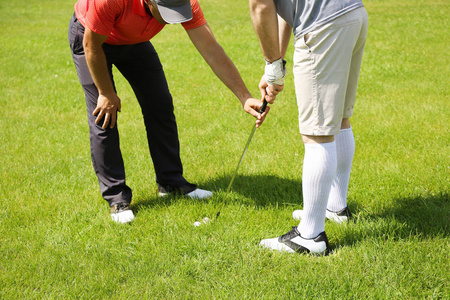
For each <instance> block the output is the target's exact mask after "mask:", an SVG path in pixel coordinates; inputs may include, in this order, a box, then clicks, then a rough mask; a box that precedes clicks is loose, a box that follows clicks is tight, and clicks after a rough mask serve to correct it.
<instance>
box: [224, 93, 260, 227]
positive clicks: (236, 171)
mask: <svg viewBox="0 0 450 300" xmlns="http://www.w3.org/2000/svg"><path fill="white" fill-rule="evenodd" d="M266 106H267V101H266V100H264V102H263V104H262V106H261V109H260V110H259V113H260V114H262V113H263V112H265V111H266ZM255 131H256V123H255V124H253V127H252V131H251V132H250V136H249V137H248V140H247V144H246V145H245V148H244V151H243V152H242V155H241V159H240V160H239V163H238V165H237V167H236V169H235V170H234V173H233V177H231V180H230V184H229V185H228V188H227V194H228V193H229V192H230V190H231V186H232V185H233V181H234V178H236V175H237V173H238V170H239V167H240V166H241V163H242V160H243V159H244V156H245V153H246V152H247V149H248V146H249V145H250V142H251V141H252V138H253V135H254V134H255ZM222 206H223V204H222ZM220 210H221V209H220ZM220 210H219V211H218V212H217V214H216V219H217V217H218V216H219V215H220Z"/></svg>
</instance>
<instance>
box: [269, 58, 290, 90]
mask: <svg viewBox="0 0 450 300" xmlns="http://www.w3.org/2000/svg"><path fill="white" fill-rule="evenodd" d="M285 76H286V61H285V60H284V59H282V58H279V59H277V60H275V61H274V62H272V63H270V62H268V61H266V67H265V70H264V78H265V79H266V82H267V84H268V85H271V86H273V84H278V85H283V84H284V77H285Z"/></svg>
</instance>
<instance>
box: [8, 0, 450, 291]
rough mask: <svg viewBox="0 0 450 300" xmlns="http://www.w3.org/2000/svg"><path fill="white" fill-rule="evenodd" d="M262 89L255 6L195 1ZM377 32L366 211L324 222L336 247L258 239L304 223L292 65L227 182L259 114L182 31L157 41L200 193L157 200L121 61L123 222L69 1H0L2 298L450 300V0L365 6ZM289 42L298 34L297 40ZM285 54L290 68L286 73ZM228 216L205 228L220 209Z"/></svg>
mask: <svg viewBox="0 0 450 300" xmlns="http://www.w3.org/2000/svg"><path fill="white" fill-rule="evenodd" d="M200 2H201V5H202V8H203V10H204V13H205V16H206V18H207V19H208V21H209V24H210V26H211V27H212V29H213V31H214V33H215V36H216V38H217V39H218V41H219V42H220V43H221V45H222V46H223V47H224V49H225V50H226V51H227V53H228V54H229V56H230V57H231V58H232V60H233V61H234V62H235V64H236V66H237V67H238V69H239V70H240V72H241V74H242V77H243V79H244V81H245V82H246V83H247V85H248V86H249V88H250V89H251V91H252V93H253V94H254V95H255V96H257V95H258V93H259V92H258V89H257V83H258V82H259V78H260V76H261V74H262V71H263V68H262V66H263V64H262V55H261V53H260V49H259V44H258V41H257V39H256V36H255V34H254V32H253V28H252V25H251V23H250V17H249V12H248V8H247V6H246V5H244V6H243V5H242V3H240V2H238V1H236V0H232V1H231V2H230V1H227V2H219V1H200ZM364 3H365V6H366V8H367V10H368V13H369V21H370V27H369V37H368V43H367V46H366V51H365V57H364V63H363V68H362V72H361V77H360V86H359V91H358V100H357V105H356V107H355V109H356V111H355V116H354V117H353V118H352V124H353V129H354V133H355V137H356V143H357V152H356V155H355V159H354V165H353V170H352V178H351V186H350V190H349V206H350V208H351V210H352V211H354V212H355V221H354V222H352V223H350V224H348V225H344V226H338V225H335V224H332V223H327V224H326V230H327V234H328V236H329V238H330V243H331V247H332V248H333V251H332V254H331V255H330V256H328V257H311V256H309V255H288V254H283V253H272V252H269V251H266V250H264V249H260V248H259V247H258V242H259V241H260V239H262V238H266V237H272V236H278V235H280V234H282V233H284V232H285V231H287V229H288V228H289V227H290V226H295V225H296V224H297V223H296V222H295V221H294V220H293V219H292V218H291V216H290V215H291V212H292V211H293V210H294V209H297V208H299V207H301V205H302V199H301V166H302V157H303V147H302V145H301V142H300V136H299V133H298V126H297V121H296V120H297V119H296V116H297V108H296V103H295V93H294V90H293V82H292V75H291V74H290V75H289V77H288V79H287V83H286V89H285V91H284V92H283V94H282V95H281V96H280V97H279V99H278V100H277V103H276V104H275V105H273V106H272V110H271V113H270V115H269V117H268V119H267V120H266V122H265V124H264V125H263V126H262V127H261V128H260V129H259V130H258V131H257V132H256V134H255V136H254V138H253V141H252V143H251V145H250V148H249V150H248V152H247V154H246V157H245V159H244V161H243V163H242V166H241V169H240V171H239V175H238V176H237V178H236V180H235V182H234V184H233V189H232V193H230V194H226V193H225V190H226V188H227V186H228V183H229V180H230V179H231V175H232V172H233V171H234V168H235V167H236V164H237V162H238V159H239V156H240V154H241V153H242V149H243V147H244V145H245V142H246V140H247V138H248V135H249V133H250V130H251V126H252V122H253V120H252V118H251V117H250V116H247V115H246V114H245V113H244V112H243V111H242V109H241V107H240V105H239V103H238V101H237V99H235V98H234V97H233V95H232V93H231V92H230V91H228V90H227V89H226V88H225V87H224V86H223V85H222V84H221V83H220V81H219V80H218V79H217V78H215V77H214V76H213V74H212V72H211V71H210V70H209V67H208V66H207V65H206V64H205V63H204V62H203V61H202V59H201V57H200V55H199V54H198V53H196V50H195V48H194V47H193V46H192V45H191V44H190V43H189V41H188V38H187V35H186V34H185V33H184V30H183V29H182V28H181V27H180V26H168V27H167V28H165V29H164V31H163V32H162V33H161V34H159V35H158V36H157V37H156V38H155V39H154V40H153V43H154V45H155V47H156V49H157V50H159V53H160V58H161V60H162V62H163V65H164V68H165V71H166V75H167V78H168V81H169V85H170V88H171V91H172V94H173V96H174V99H175V107H176V116H177V120H178V125H179V133H180V142H181V147H182V148H181V150H182V160H183V162H184V167H185V176H186V178H188V179H189V180H191V181H194V182H196V183H198V184H199V185H200V186H201V187H204V188H207V189H211V190H214V191H215V192H216V194H215V196H214V197H213V198H211V199H210V200H207V201H192V200H188V199H183V198H167V199H161V198H159V197H158V196H157V192H156V184H155V183H154V171H153V167H152V164H151V161H150V158H149V154H148V148H147V143H146V138H145V130H144V127H143V122H142V119H141V118H140V109H139V107H138V104H137V101H136V100H135V99H134V95H133V93H132V91H131V89H130V88H129V86H128V85H127V83H126V82H125V80H124V79H123V78H122V77H121V76H119V75H118V73H117V72H116V76H115V78H116V79H117V87H118V90H119V91H120V94H119V95H120V96H121V98H122V101H123V105H122V113H121V114H120V116H119V122H120V131H121V144H122V152H123V156H124V160H125V165H126V170H127V180H128V181H127V182H128V184H129V185H130V186H131V187H132V188H133V193H134V199H133V209H134V211H135V212H136V220H135V222H133V224H131V225H129V226H121V225H118V224H113V223H112V222H111V220H110V217H109V215H108V210H107V204H106V202H105V201H104V200H102V199H101V197H100V195H99V191H98V186H97V182H96V178H95V174H94V172H93V171H92V167H91V163H90V156H89V144H88V132H87V130H88V128H87V124H86V112H85V104H84V97H83V93H82V90H81V87H80V86H79V84H78V79H77V77H76V72H75V68H74V66H73V62H72V61H71V57H70V51H69V47H68V44H67V25H68V22H69V19H70V16H71V14H72V12H73V3H71V1H69V2H67V1H58V2H56V3H55V1H50V0H41V1H36V0H30V1H22V0H16V1H14V2H5V1H3V2H1V3H0V29H1V32H2V35H1V36H0V95H1V97H0V105H1V109H0V140H1V141H2V142H1V143H0V159H1V161H0V162H1V165H0V197H1V199H2V200H3V201H2V205H1V206H0V253H1V255H0V298H1V299H42V298H44V299H80V298H81V299H84V298H89V299H102V298H111V299H143V298H144V299H145V298H149V299H198V298H207V299H209V298H219V299H255V298H267V299H298V298H309V299H316V298H319V299H357V298H370V299H448V298H449V295H450V291H449V283H448V282H449V279H450V278H449V277H450V276H449V271H448V270H449V254H448V253H449V250H450V247H449V240H448V235H449V219H450V207H449V190H450V181H449V178H450V164H449V156H450V150H449V145H450V143H449V142H450V139H449V127H448V120H449V117H450V114H449V111H450V101H449V100H450V99H449V86H450V84H449V83H450V82H449V79H448V74H449V73H450V72H449V55H448V53H450V51H449V50H450V49H449V47H450V46H449V45H450V43H449V41H450V39H449V34H448V30H446V28H448V17H447V16H448V14H449V8H448V5H447V3H446V1H443V0H432V1H426V2H423V1H418V0H413V1H404V0H394V1H385V0H371V1H365V2H364ZM291 43H292V42H291ZM291 57H292V47H290V49H289V52H288V56H287V59H288V63H289V65H290V67H291V66H292V59H291ZM222 205H223V209H222V215H221V216H220V218H219V219H218V221H217V222H216V223H214V224H211V225H209V226H200V227H197V228H194V227H193V226H192V223H193V222H194V221H197V220H200V219H201V218H202V217H204V216H213V215H214V214H215V213H216V212H217V209H218V208H219V207H221V206H222Z"/></svg>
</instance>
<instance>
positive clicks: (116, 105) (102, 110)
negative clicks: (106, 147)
mask: <svg viewBox="0 0 450 300" xmlns="http://www.w3.org/2000/svg"><path fill="white" fill-rule="evenodd" d="M121 108H122V107H121V103H120V98H119V97H118V96H117V94H115V93H114V94H111V95H109V96H105V95H102V94H100V95H99V96H98V100H97V107H96V109H95V110H94V112H93V113H92V114H93V115H94V116H97V119H95V124H97V125H98V124H99V123H100V122H101V120H102V118H103V117H104V120H103V125H102V128H103V129H106V128H108V125H109V127H110V128H114V126H115V125H116V120H117V112H120V111H121Z"/></svg>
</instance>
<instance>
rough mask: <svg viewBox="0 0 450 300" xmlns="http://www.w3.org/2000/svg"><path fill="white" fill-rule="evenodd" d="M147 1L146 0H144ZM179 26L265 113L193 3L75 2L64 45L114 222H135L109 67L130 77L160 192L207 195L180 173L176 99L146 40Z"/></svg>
mask: <svg viewBox="0 0 450 300" xmlns="http://www.w3.org/2000/svg"><path fill="white" fill-rule="evenodd" d="M147 1H148V2H147ZM173 23H181V24H182V25H183V27H184V28H185V30H186V32H187V34H188V35H189V38H190V39H191V41H192V43H193V44H194V45H195V47H196V48H197V50H198V51H199V52H200V54H201V55H202V56H203V58H204V59H205V61H206V62H207V63H208V64H209V66H210V67H211V68H212V70H213V71H214V73H215V74H216V76H217V77H218V78H219V79H220V80H221V81H222V82H223V83H224V84H225V85H226V86H227V87H228V88H229V89H230V90H231V91H232V92H233V93H234V94H235V95H236V97H237V98H238V99H239V100H240V101H241V104H242V106H243V108H244V110H245V111H246V112H248V113H250V114H251V115H253V116H254V117H255V118H256V119H257V120H256V123H257V126H259V125H261V124H262V122H263V121H264V118H265V116H266V114H267V112H268V110H269V108H267V109H266V111H265V112H264V113H263V114H261V115H260V114H259V110H260V108H261V106H262V102H261V101H260V100H258V99H255V98H253V97H252V96H251V94H250V92H249V91H248V89H247V88H246V86H245V84H244V82H243V80H242V78H241V76H240V75H239V72H238V71H237V69H236V67H235V66H234V64H233V62H232V61H231V60H230V58H229V57H228V56H227V55H226V53H225V52H224V50H223V49H222V47H221V46H220V45H219V44H218V43H217V41H216V40H215V38H214V36H213V33H212V31H211V29H210V28H209V26H208V24H207V22H206V20H205V18H204V16H203V12H202V10H201V8H200V5H199V4H198V2H197V0H191V1H189V0H120V1H119V0H78V2H77V3H76V4H75V14H74V15H73V17H72V19H71V21H70V26H69V42H70V47H71V50H72V56H73V60H74V63H75V66H76V69H77V73H78V78H79V80H80V83H81V85H82V87H83V89H84V92H85V97H86V104H87V114H88V123H89V131H90V143H91V156H92V163H93V166H94V169H95V172H96V174H97V177H98V181H99V185H100V190H101V193H102V196H103V198H104V199H105V200H107V201H108V202H109V205H110V208H111V217H112V219H113V220H114V221H116V222H119V223H127V222H130V221H132V220H133V219H134V214H133V212H132V211H131V209H130V207H129V204H130V202H131V198H132V192H131V189H130V188H129V187H128V186H127V185H126V183H125V169H124V164H123V159H122V154H121V152H120V146H119V133H118V130H117V124H116V123H117V122H116V121H117V112H120V110H121V101H120V98H119V96H118V95H117V93H116V89H115V86H114V80H113V74H112V66H113V65H114V66H116V68H117V69H118V70H119V71H120V72H121V74H122V75H123V76H124V77H125V78H126V79H127V80H128V82H129V83H130V85H131V87H132V88H133V91H134V93H135V95H136V98H137V100H138V102H139V104H140V106H141V109H142V114H143V116H144V123H145V126H146V130H147V139H148V144H149V148H150V153H151V157H152V160H153V165H154V168H155V173H156V182H157V185H158V190H159V194H160V195H162V196H164V195H167V194H169V193H181V194H184V195H186V196H188V197H192V198H200V199H201V198H206V197H209V196H211V195H212V192H210V191H206V190H202V189H199V188H197V186H196V185H195V184H191V183H189V182H188V181H187V180H186V179H185V178H184V177H183V167H182V163H181V159H180V152H179V141H178V131H177V124H176V120H175V115H174V113H173V110H174V107H173V101H172V96H171V94H170V92H169V88H168V85H167V82H166V78H165V75H164V71H163V69H162V65H161V63H160V61H159V58H158V54H157V53H156V51H155V49H154V48H153V46H152V44H151V43H150V42H149V40H150V39H151V38H152V37H153V36H155V35H156V34H157V33H158V32H159V31H161V29H162V28H163V27H164V26H165V25H166V24H173Z"/></svg>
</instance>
